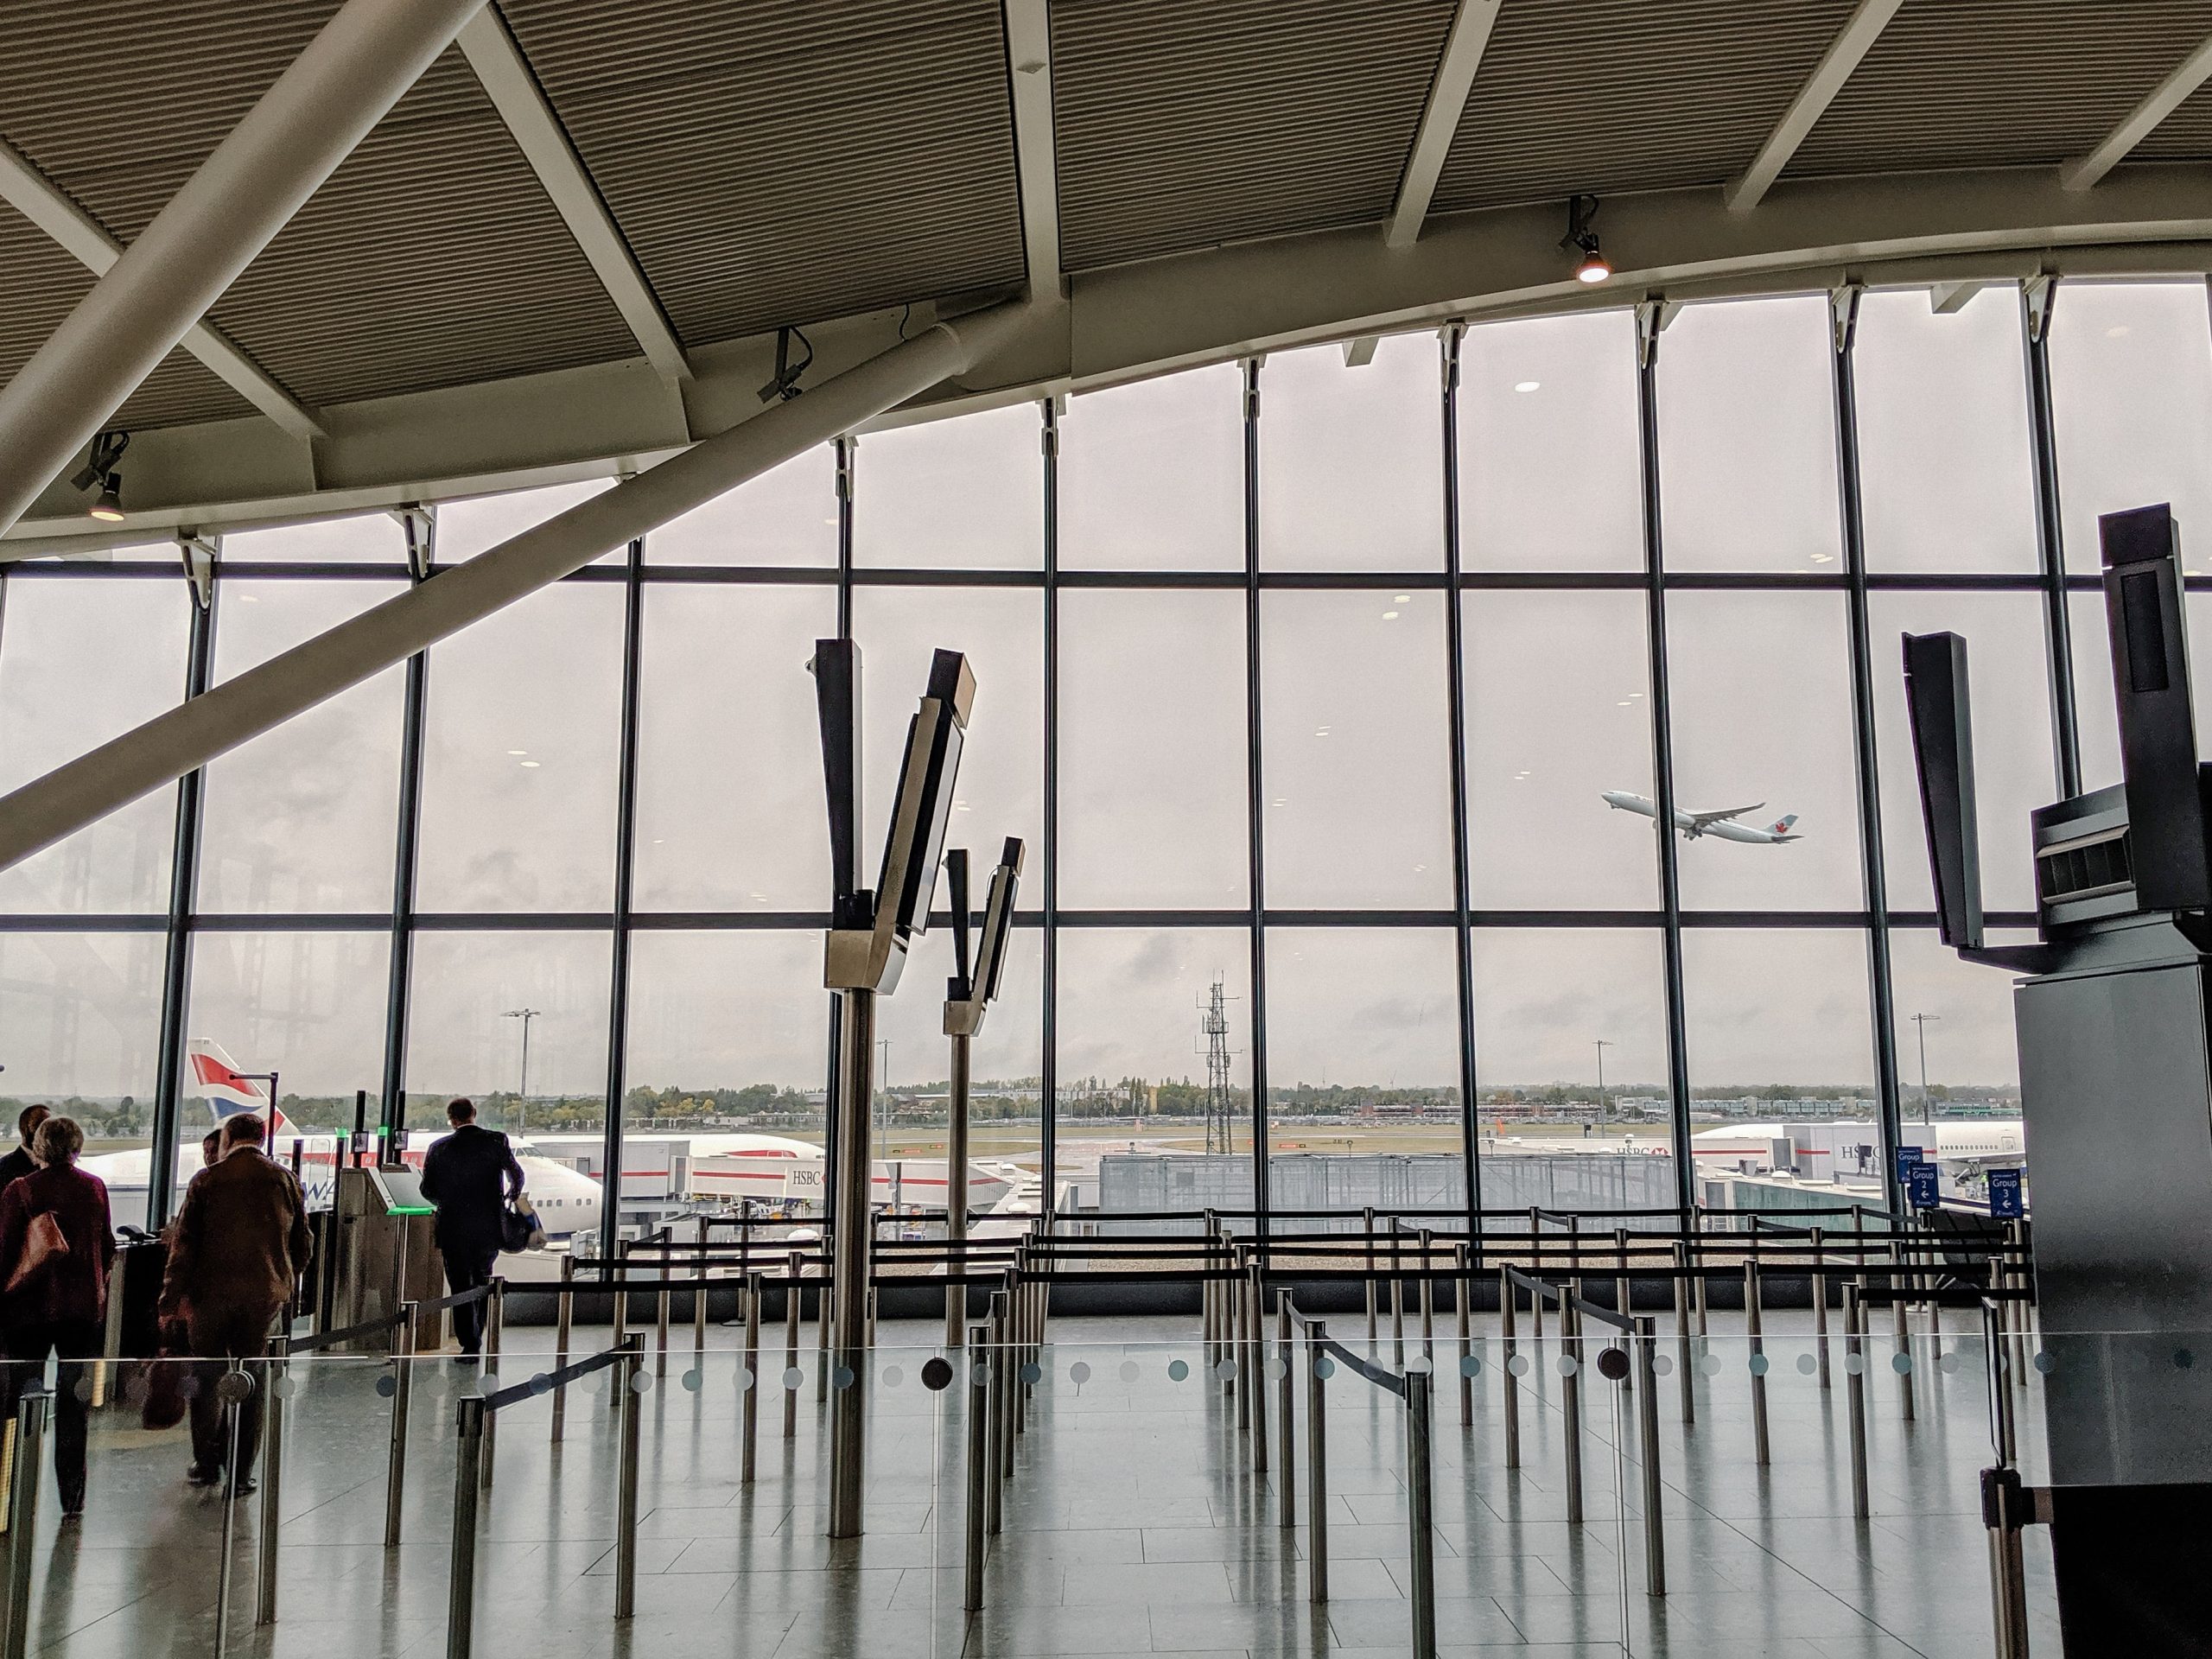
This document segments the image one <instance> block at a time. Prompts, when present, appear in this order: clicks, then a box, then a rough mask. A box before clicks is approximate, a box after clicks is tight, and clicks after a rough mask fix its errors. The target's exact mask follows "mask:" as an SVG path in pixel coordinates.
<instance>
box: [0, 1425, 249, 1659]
mask: <svg viewBox="0 0 2212 1659" xmlns="http://www.w3.org/2000/svg"><path fill="white" fill-rule="evenodd" d="M53 1410H54V1396H53V1395H50V1394H48V1392H47V1391H46V1389H45V1387H44V1385H43V1384H41V1385H39V1386H37V1387H35V1388H33V1389H29V1391H27V1392H26V1393H25V1394H24V1395H23V1396H22V1398H21V1399H20V1400H18V1401H17V1402H16V1462H15V1468H14V1470H13V1471H12V1473H13V1478H12V1479H11V1480H10V1484H9V1490H8V1628H7V1647H6V1654H7V1659H23V1655H24V1654H25V1653H26V1652H27V1651H29V1645H30V1634H31V1628H30V1627H31V1547H32V1541H33V1540H35V1538H36V1537H37V1536H38V1488H39V1482H40V1480H41V1478H43V1475H44V1468H43V1465H44V1464H45V1461H46V1459H45V1456H44V1446H45V1442H46V1426H47V1423H48V1420H49V1419H50V1418H51V1416H52V1414H53ZM228 1542H229V1540H228V1538H227V1537H226V1539H225V1543H226V1545H227V1544H228ZM228 1559H229V1555H228V1550H227V1548H226V1552H225V1560H226V1562H227V1560H228ZM223 1587H224V1589H225V1590H226V1591H227V1590H228V1589H229V1587H230V1586H229V1582H228V1574H227V1573H226V1575H225V1582H224V1586H223Z"/></svg>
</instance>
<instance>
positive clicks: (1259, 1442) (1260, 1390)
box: [1245, 1262, 1268, 1475]
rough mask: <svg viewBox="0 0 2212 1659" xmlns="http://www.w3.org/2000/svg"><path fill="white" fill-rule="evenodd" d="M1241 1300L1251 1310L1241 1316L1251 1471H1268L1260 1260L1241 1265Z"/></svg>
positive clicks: (1265, 1330)
mask: <svg viewBox="0 0 2212 1659" xmlns="http://www.w3.org/2000/svg"><path fill="white" fill-rule="evenodd" d="M1245 1274H1246V1275H1247V1277H1246V1281H1245V1300H1246V1301H1247V1302H1248V1303H1249V1306H1250V1309H1251V1312H1250V1313H1249V1316H1248V1317H1247V1319H1246V1320H1245V1325H1246V1328H1247V1329H1249V1331H1250V1332H1251V1333H1252V1351H1251V1355H1250V1359H1251V1367H1252V1369H1251V1374H1250V1377H1249V1387H1248V1389H1247V1390H1246V1391H1247V1392H1248V1393H1249V1394H1250V1395H1251V1396H1252V1472H1253V1473H1254V1474H1255V1475H1264V1474H1266V1473H1267V1472H1268V1327H1267V1324H1266V1318H1265V1315H1266V1311H1267V1301H1266V1299H1265V1296H1264V1294H1263V1293H1262V1290H1261V1287H1260V1264H1259V1263H1258V1262H1253V1263H1251V1264H1250V1265H1249V1267H1248V1268H1245Z"/></svg>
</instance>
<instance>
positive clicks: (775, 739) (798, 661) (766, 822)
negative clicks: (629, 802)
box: [634, 582, 892, 910]
mask: <svg viewBox="0 0 2212 1659" xmlns="http://www.w3.org/2000/svg"><path fill="white" fill-rule="evenodd" d="M836 631H837V598H836V593H835V592H834V591H833V590H831V589H829V588H812V587H799V588H785V587H760V588H728V587H721V586H715V587H708V586H702V585H699V584H695V583H691V582H683V583H670V584H655V585H653V586H650V587H648V588H646V589H645V635H644V643H643V645H642V648H641V657H640V663H641V676H642V677H641V679H640V682H639V698H638V701H639V708H638V742H639V749H638V861H637V890H636V893H635V895H634V902H635V904H636V905H637V906H638V907H639V909H641V910H716V909H740V910H743V909H774V910H822V909H826V908H827V907H828V906H829V830H828V828H827V825H826V821H825V818H824V816H823V799H824V798H823V790H822V747H821V728H820V725H819V722H818V721H817V715H816V711H815V704H814V679H813V677H812V676H811V675H810V674H809V673H808V672H807V671H806V664H807V662H808V660H809V659H810V658H811V657H812V656H813V654H814V642H815V641H816V640H817V639H824V638H827V637H828V636H829V635H831V634H834V633H835V632H836ZM873 679H874V664H870V673H869V675H868V676H867V677H864V683H866V682H867V681H869V680H873ZM876 685H877V690H876V691H875V695H878V696H889V695H891V694H892V688H890V687H887V686H883V685H881V683H880V682H877V683H876ZM885 805H886V807H887V803H885Z"/></svg>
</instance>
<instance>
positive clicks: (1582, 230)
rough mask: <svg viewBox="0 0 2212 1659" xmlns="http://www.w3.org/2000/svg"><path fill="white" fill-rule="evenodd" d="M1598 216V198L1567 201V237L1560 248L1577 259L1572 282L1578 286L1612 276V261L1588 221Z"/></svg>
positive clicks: (1590, 197) (1588, 197) (1583, 197)
mask: <svg viewBox="0 0 2212 1659" xmlns="http://www.w3.org/2000/svg"><path fill="white" fill-rule="evenodd" d="M1597 217H1598V198H1597V197H1595V196H1570V197H1568V198H1567V234H1566V235H1565V236H1563V237H1561V238H1560V242H1559V245H1560V247H1561V248H1563V249H1565V250H1566V251H1567V252H1569V253H1572V254H1573V255H1575V256H1577V257H1576V259H1575V262H1574V280H1575V281H1576V282H1578V283H1602V282H1604V281H1605V280H1606V278H1608V277H1611V275H1612V274H1613V262H1612V261H1611V260H1610V259H1608V258H1606V257H1605V250H1604V249H1602V248H1600V247H1599V245H1598V232H1595V231H1593V230H1592V229H1591V228H1590V221H1591V220H1592V219H1595V218H1597Z"/></svg>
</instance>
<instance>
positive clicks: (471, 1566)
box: [446, 1395, 485, 1659]
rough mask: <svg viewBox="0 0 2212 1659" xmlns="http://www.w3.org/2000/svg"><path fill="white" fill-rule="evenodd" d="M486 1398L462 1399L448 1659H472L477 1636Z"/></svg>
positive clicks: (455, 1471) (455, 1479)
mask: <svg viewBox="0 0 2212 1659" xmlns="http://www.w3.org/2000/svg"><path fill="white" fill-rule="evenodd" d="M484 1416H485V1412H484V1401H483V1398H482V1396H480V1395H478V1396H475V1397H474V1398H470V1399H467V1400H463V1401H462V1402H461V1441H460V1445H459V1446H458V1447H457V1448H456V1449H455V1452H454V1468H453V1563H452V1567H451V1573H450V1582H449V1583H448V1586H447V1591H446V1659H469V1653H470V1651H471V1649H473V1648H474V1645H475V1639H476V1504H477V1499H478V1496H479V1491H478V1489H479V1486H480V1484H481V1482H482V1480H483V1473H484Z"/></svg>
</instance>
